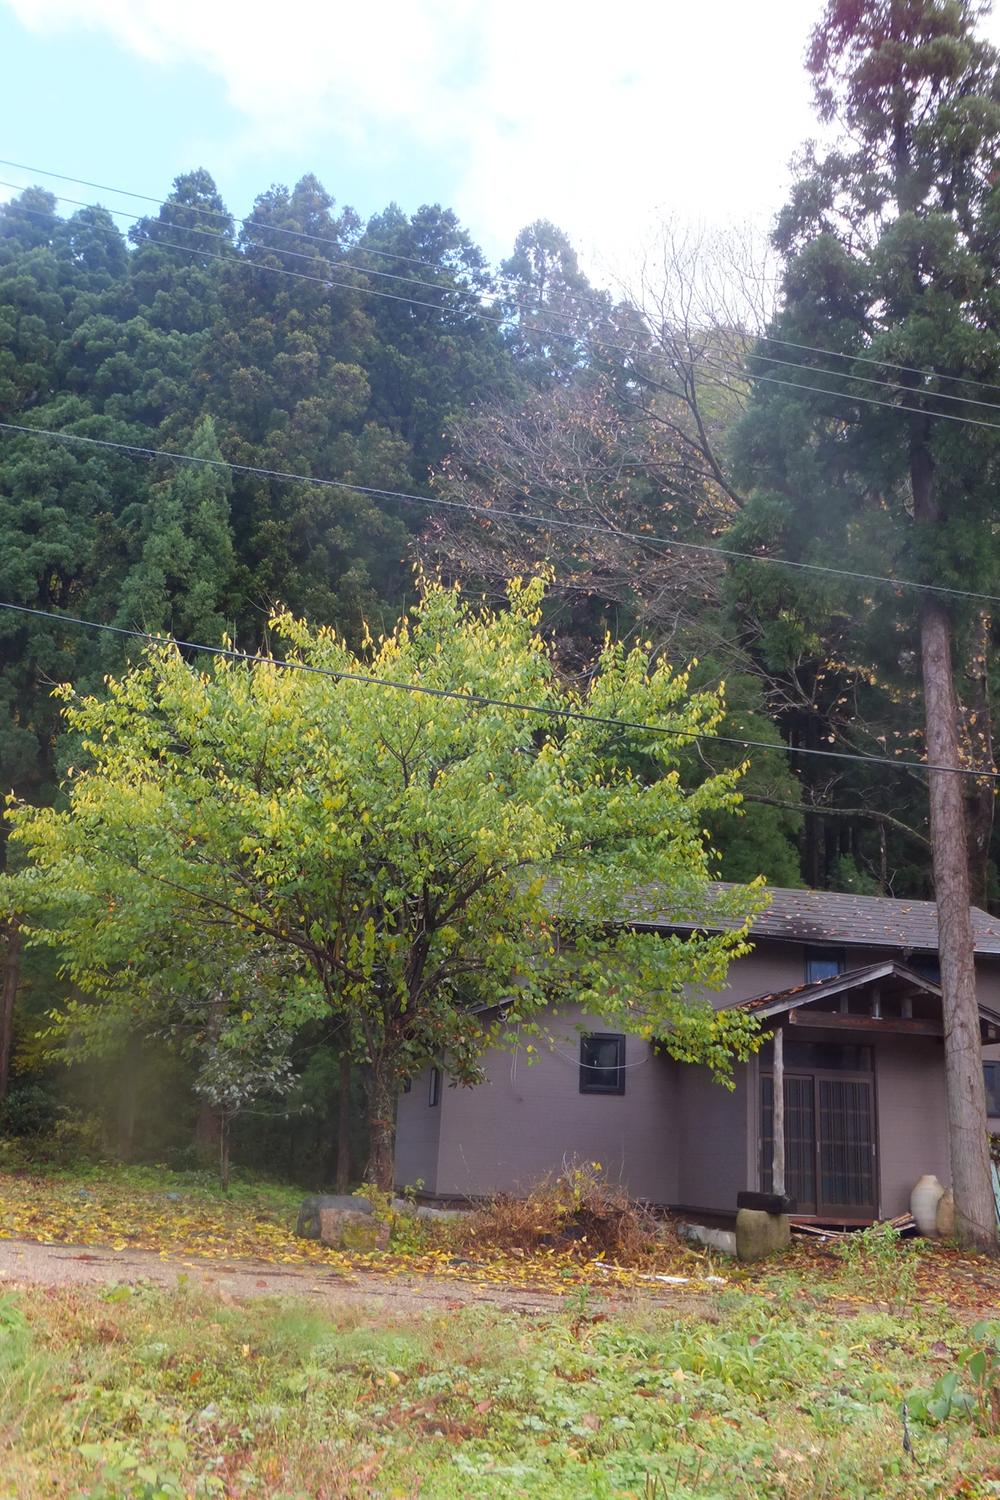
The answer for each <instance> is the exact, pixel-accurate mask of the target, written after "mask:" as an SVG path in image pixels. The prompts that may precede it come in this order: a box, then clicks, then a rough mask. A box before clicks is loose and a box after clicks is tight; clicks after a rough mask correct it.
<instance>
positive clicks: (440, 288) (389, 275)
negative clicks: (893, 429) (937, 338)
mask: <svg viewBox="0 0 1000 1500" xmlns="http://www.w3.org/2000/svg"><path fill="white" fill-rule="evenodd" d="M20 186H21V184H19V183H16V182H7V181H6V179H4V178H2V177H0V187H10V188H19V187H20ZM53 197H55V199H56V201H57V202H58V203H70V204H72V205H73V206H74V207H76V208H92V207H93V206H94V205H93V204H90V203H84V202H83V200H82V199H80V198H64V197H62V196H61V195H60V194H53ZM164 206H165V205H164ZM18 207H19V208H20V210H21V212H22V213H26V214H30V215H31V216H32V217H33V218H42V219H46V218H51V219H55V220H57V222H59V223H65V222H66V221H65V220H64V219H62V218H61V217H60V215H59V214H56V213H54V212H53V211H51V210H49V209H45V208H26V207H24V206H23V205H20V204H19V205H18ZM102 211H103V212H104V213H107V214H111V215H112V216H113V217H114V218H116V219H128V220H129V221H130V222H131V223H132V224H138V223H141V222H142V220H143V218H144V215H142V214H132V213H126V212H125V210H124V209H121V208H103V209H102ZM155 227H156V228H158V229H176V230H178V231H179V232H180V233H181V234H199V235H203V236H204V237H205V238H207V239H209V240H211V241H212V243H213V244H215V245H218V244H220V243H221V244H230V242H229V241H228V240H224V239H222V237H221V236H220V235H218V234H216V233H215V231H214V230H211V229H196V228H193V227H192V226H191V225H190V224H178V223H177V222H176V221H175V220H171V219H157V220H155ZM265 227H266V228H267V229H268V231H270V229H271V227H272V226H270V225H267V226H265ZM147 243H149V244H151V245H160V244H165V243H166V241H163V240H161V239H159V238H158V237H157V236H156V235H154V234H151V235H150V237H149V240H148V242H147ZM330 243H333V241H331V242H330ZM174 248H177V249H179V248H184V249H186V250H187V251H188V252H189V253H191V254H194V255H198V254H201V251H199V249H198V248H197V246H195V245H187V246H184V247H180V246H175V247H174ZM255 248H256V249H257V250H258V251H259V252H261V253H262V254H265V255H267V254H271V255H287V256H291V257H292V258H293V259H294V260H304V261H306V262H307V263H308V264H309V265H311V266H314V265H316V262H317V256H316V255H315V254H310V253H309V252H308V251H305V250H287V249H285V248H283V247H282V246H280V245H268V244H265V243H263V242H262V243H260V244H258V245H257V246H256V247H255ZM231 249H232V252H233V253H232V257H231V259H232V261H233V262H234V263H235V262H237V261H239V260H249V256H248V255H247V253H246V251H245V250H240V249H238V248H237V247H236V246H235V245H231ZM225 259H227V260H229V259H230V257H229V256H226V257H225ZM324 259H325V260H326V263H327V264H328V265H331V266H342V267H343V268H344V269H345V270H351V271H357V272H358V273H359V275H362V276H380V277H382V278H383V279H384V280H388V281H399V282H402V283H403V284H404V285H405V286H418V287H423V288H424V289H425V290H426V291H429V292H465V293H467V294H468V293H469V292H470V289H469V288H468V287H464V286H462V285H461V284H460V283H458V282H453V283H450V284H449V283H447V282H442V281H421V280H419V279H418V278H417V277H414V276H400V275H398V274H397V273H396V272H394V271H379V270H377V269H376V268H375V267H374V266H365V265H359V264H358V263H357V262H356V261H352V260H348V259H347V257H346V256H344V255H341V256H339V257H338V258H337V259H332V258H328V257H324ZM250 263H251V264H253V265H259V266H260V268H261V270H264V271H277V270H281V269H282V268H281V267H280V266H267V265H264V264H263V263H262V262H260V261H251V262H250ZM358 290H361V288H358ZM517 305H518V307H522V304H521V303H518V304H517ZM524 310H527V309H524ZM557 316H559V317H562V316H567V317H568V316H569V314H565V315H564V314H561V313H559V314H557ZM955 399H956V400H958V399H960V398H958V397H956V398H955ZM997 409H998V410H1000V407H998V408H997Z"/></svg>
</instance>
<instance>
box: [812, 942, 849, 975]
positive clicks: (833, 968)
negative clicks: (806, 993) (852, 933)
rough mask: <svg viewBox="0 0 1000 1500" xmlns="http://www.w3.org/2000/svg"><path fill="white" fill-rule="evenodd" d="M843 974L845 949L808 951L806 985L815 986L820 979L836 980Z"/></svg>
mask: <svg viewBox="0 0 1000 1500" xmlns="http://www.w3.org/2000/svg"><path fill="white" fill-rule="evenodd" d="M843 972H844V950H843V948H807V949H806V984H815V983H816V982H817V980H820V979H835V978H836V977H837V975H838V974H843Z"/></svg>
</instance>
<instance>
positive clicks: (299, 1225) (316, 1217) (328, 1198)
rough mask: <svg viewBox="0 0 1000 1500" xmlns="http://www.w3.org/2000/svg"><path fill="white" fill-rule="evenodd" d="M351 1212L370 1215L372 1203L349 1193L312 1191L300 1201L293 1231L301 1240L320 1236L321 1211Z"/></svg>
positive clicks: (315, 1238)
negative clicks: (312, 1192) (300, 1205)
mask: <svg viewBox="0 0 1000 1500" xmlns="http://www.w3.org/2000/svg"><path fill="white" fill-rule="evenodd" d="M324 1212H326V1213H331V1212H332V1213H352V1214H357V1215H361V1216H365V1215H370V1214H371V1212H372V1205H371V1202H370V1201H369V1199H367V1198H355V1197H354V1196H353V1195H352V1194H350V1193H314V1194H313V1195H312V1197H310V1198H305V1199H303V1201H302V1207H301V1208H300V1209H299V1217H298V1220H297V1221H296V1224H295V1233H296V1234H297V1235H298V1236H299V1238H300V1239H303V1240H318V1239H321V1238H322V1234H321V1227H322V1226H321V1221H320V1215H321V1214H322V1213H324Z"/></svg>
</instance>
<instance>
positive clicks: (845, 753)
mask: <svg viewBox="0 0 1000 1500" xmlns="http://www.w3.org/2000/svg"><path fill="white" fill-rule="evenodd" d="M0 610H6V611H8V612H10V613H13V614H21V615H28V616H31V617H34V618H36V619H42V620H52V621H55V622H57V623H58V624H61V625H76V626H79V627H81V628H82V629H85V630H98V631H104V632H106V633H108V634H111V635H116V636H119V637H126V638H128V639H130V640H139V641H146V642H148V643H151V644H153V645H159V646H175V647H176V648H177V650H179V651H201V652H204V653H205V654H207V655H209V656H215V657H221V658H224V659H225V660H227V661H235V662H240V663H243V664H244V665H250V666H264V667H277V668H279V669H281V670H286V671H295V672H306V673H312V674H314V675H316V676H318V677H327V678H330V679H331V680H333V681H335V682H354V683H358V684H360V685H362V686H364V687H376V688H390V689H392V690H393V691H395V692H401V693H415V694H423V695H426V696H427V697H430V698H438V699H449V700H451V701H454V702H457V703H467V704H469V705H470V706H471V707H473V708H498V709H500V710H502V711H503V712H505V713H524V714H534V715H536V716H537V717H539V718H549V719H558V720H560V721H562V722H565V723H582V724H597V725H599V726H600V727H601V728H606V729H616V730H623V729H625V730H629V731H632V732H635V733H639V734H652V735H655V736H657V737H658V738H661V739H679V740H688V741H694V742H695V743H696V744H701V743H703V742H706V743H709V742H710V743H712V744H716V745H731V746H735V748H736V749H738V750H742V751H743V752H744V753H746V752H747V751H749V750H766V751H770V752H771V753H772V754H779V755H803V756H808V757H811V758H813V759H822V760H849V761H860V762H862V763H863V764H865V765H884V766H893V767H894V768H895V769H896V770H901V771H903V770H907V771H921V772H935V773H940V774H941V775H947V776H966V777H973V778H974V779H975V780H979V781H992V782H996V781H1000V771H977V770H975V769H974V768H973V767H971V766H940V765H932V764H930V763H929V762H927V761H922V760H896V759H894V758H893V757H892V756H891V755H866V754H862V753H860V752H857V751H849V750H817V749H813V748H812V747H801V748H800V747H797V746H794V745H779V744H775V743H774V741H773V740H755V739H747V738H744V737H743V736H740V735H725V734H711V733H709V732H708V731H707V730H701V729H668V728H666V727H665V726H664V725H661V724H646V723H643V722H642V720H639V719H617V718H614V717H613V716H611V715H610V714H591V713H586V712H585V711H584V710H583V709H578V708H555V707H553V706H552V705H551V704H548V703H524V702H521V701H520V700H519V699H512V698H494V697H493V696H491V695H489V694H486V693H466V692H459V691H457V690H456V689H454V688H439V687H431V686H430V685H429V684H427V683H422V682H402V681H400V680H399V679H398V678H391V677H369V676H367V675H366V674H365V673H363V672H348V671H343V670H340V669H338V668H335V667H317V666H314V665H313V664H312V663H311V662H303V661H295V660H294V659H289V658H287V657H275V656H264V655H263V654H262V653H260V652H253V651H238V650H237V649H236V648H235V647H233V646H209V645H207V644H206V643H205V642H203V641H181V640H175V639H172V638H170V637H167V636H163V635H156V634H154V633H153V632H152V631H149V630H136V629H134V628H130V627H128V626H125V625H109V624H106V623H105V622H104V621H102V620H87V619H84V618H83V617H82V616H80V615H66V614H60V613H59V612H58V611H56V610H51V609H35V608H33V607H31V606H30V605H27V604H13V603H11V602H9V601H8V600H0Z"/></svg>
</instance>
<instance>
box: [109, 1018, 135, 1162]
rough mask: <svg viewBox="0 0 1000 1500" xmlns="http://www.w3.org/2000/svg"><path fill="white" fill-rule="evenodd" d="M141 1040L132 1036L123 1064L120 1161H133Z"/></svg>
mask: <svg viewBox="0 0 1000 1500" xmlns="http://www.w3.org/2000/svg"><path fill="white" fill-rule="evenodd" d="M139 1052H140V1048H139V1040H138V1038H137V1037H135V1036H130V1037H129V1039H128V1042H127V1043H126V1046H125V1052H124V1055H123V1057H122V1062H121V1079H120V1082H119V1088H118V1113H117V1120H116V1126H117V1129H116V1140H115V1155H116V1156H117V1157H118V1159H119V1161H131V1160H132V1152H133V1150H134V1147H135V1113H136V1104H137V1101H138V1083H139V1080H138V1070H139Z"/></svg>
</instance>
